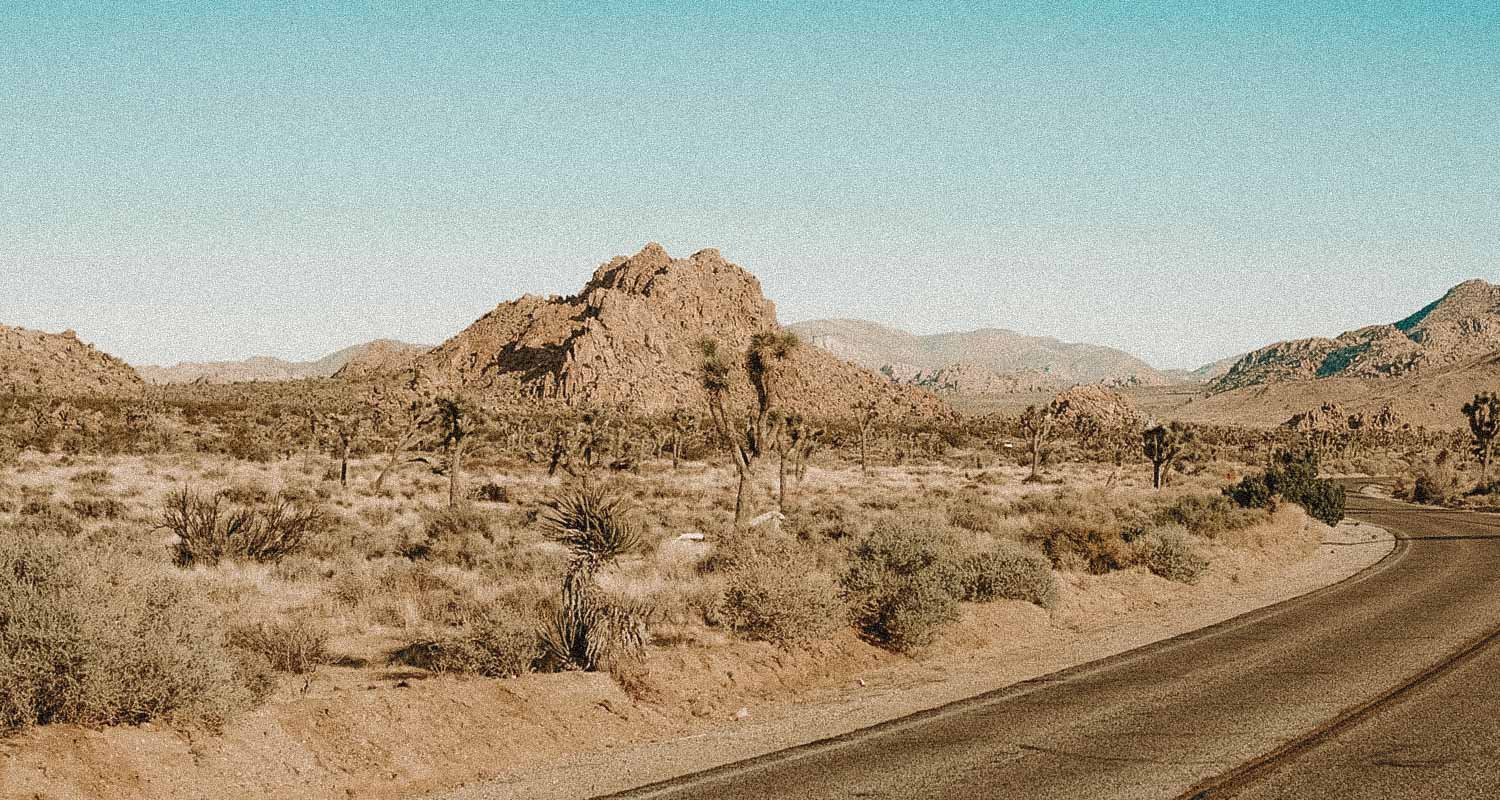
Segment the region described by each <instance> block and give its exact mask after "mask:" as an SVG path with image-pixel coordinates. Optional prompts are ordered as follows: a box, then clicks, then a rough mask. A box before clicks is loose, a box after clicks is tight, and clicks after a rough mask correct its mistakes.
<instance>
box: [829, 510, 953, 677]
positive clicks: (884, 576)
mask: <svg viewBox="0 0 1500 800" xmlns="http://www.w3.org/2000/svg"><path fill="white" fill-rule="evenodd" d="M951 552H952V545H951V542H949V541H948V540H947V538H946V537H945V536H943V535H941V534H937V533H934V532H932V531H929V530H924V529H919V528H917V527H915V526H913V525H911V524H910V523H908V522H904V521H902V520H897V519H886V520H882V521H881V522H879V523H877V524H876V525H875V528H874V530H872V531H871V532H870V534H869V535H868V536H866V537H865V538H864V539H863V540H862V541H860V543H859V544H858V545H857V546H855V548H854V550H853V551H852V552H851V553H850V557H849V567H848V570H847V571H846V572H845V573H844V575H843V579H842V582H843V585H844V589H845V590H846V591H847V593H848V597H849V600H850V607H851V615H852V617H853V621H854V624H855V627H857V628H859V630H860V631H861V632H862V633H863V634H864V635H865V636H867V637H869V638H870V639H872V640H873V641H875V642H877V643H879V644H881V645H884V646H886V647H890V648H892V649H894V650H898V651H902V652H906V651H910V650H915V649H917V648H921V647H924V646H926V645H928V644H930V643H931V642H932V641H933V640H934V639H935V638H936V637H937V633H938V631H939V629H940V628H941V627H942V626H943V625H946V624H948V623H950V622H953V621H954V620H956V619H958V601H957V599H956V597H955V589H956V587H955V585H954V570H953V560H952V555H951Z"/></svg>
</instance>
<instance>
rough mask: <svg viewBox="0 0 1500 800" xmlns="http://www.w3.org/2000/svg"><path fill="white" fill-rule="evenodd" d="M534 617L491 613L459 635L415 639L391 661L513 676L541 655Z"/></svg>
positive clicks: (527, 669) (441, 669)
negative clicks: (532, 618)
mask: <svg viewBox="0 0 1500 800" xmlns="http://www.w3.org/2000/svg"><path fill="white" fill-rule="evenodd" d="M541 654H542V653H541V648H540V646H539V643H538V639H537V628H536V623H535V621H534V620H531V619H526V618H524V617H523V616H522V615H518V614H514V613H510V614H491V615H489V616H486V617H484V618H483V619H481V620H479V621H478V622H476V623H475V624H473V625H472V626H470V627H469V628H468V629H467V630H465V631H463V632H460V633H458V634H455V635H450V636H445V637H441V638H436V639H424V640H421V641H417V642H413V643H411V644H409V645H407V646H406V647H403V648H401V649H400V650H397V651H396V652H395V653H393V654H392V655H391V663H395V664H406V665H408V666H413V667H418V668H421V669H425V670H429V671H431V672H454V673H460V674H465V675H482V676H484V677H487V678H513V677H516V676H517V675H523V674H525V673H527V672H530V671H531V669H532V668H533V666H534V665H535V664H536V662H537V660H538V659H539V658H541Z"/></svg>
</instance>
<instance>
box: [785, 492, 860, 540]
mask: <svg viewBox="0 0 1500 800" xmlns="http://www.w3.org/2000/svg"><path fill="white" fill-rule="evenodd" d="M783 529H784V530H785V531H786V532H787V533H790V534H792V535H794V536H796V537H797V538H799V539H806V540H819V539H827V540H830V541H840V540H843V539H848V538H852V537H853V536H855V535H856V534H857V533H858V525H856V523H855V521H854V519H853V515H852V514H851V513H850V511H849V508H848V507H847V506H845V505H844V504H843V503H840V502H837V501H835V500H831V499H828V498H822V497H819V498H817V499H815V500H812V501H810V502H808V503H807V504H805V505H804V506H803V507H802V508H799V509H797V510H796V512H794V513H793V514H792V515H791V516H790V518H789V519H788V520H787V521H786V524H785V525H784V527H783Z"/></svg>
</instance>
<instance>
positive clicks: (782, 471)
mask: <svg viewBox="0 0 1500 800" xmlns="http://www.w3.org/2000/svg"><path fill="white" fill-rule="evenodd" d="M780 455H781V463H780V464H778V465H777V474H776V509H777V510H778V511H780V512H781V513H783V514H785V513H786V507H787V496H786V466H787V465H786V453H781V454H780Z"/></svg>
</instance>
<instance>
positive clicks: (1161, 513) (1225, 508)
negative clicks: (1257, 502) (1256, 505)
mask: <svg viewBox="0 0 1500 800" xmlns="http://www.w3.org/2000/svg"><path fill="white" fill-rule="evenodd" d="M1265 518H1266V515H1265V513H1264V512H1262V511H1257V510H1254V509H1249V508H1240V507H1239V506H1237V505H1236V504H1235V503H1234V502H1233V501H1231V500H1230V499H1229V498H1228V497H1225V496H1224V495H1223V494H1189V495H1184V496H1182V497H1180V498H1178V499H1177V500H1176V501H1175V502H1173V503H1172V504H1170V505H1167V506H1165V507H1163V508H1161V509H1158V510H1157V512H1156V513H1155V514H1154V515H1153V519H1154V521H1155V522H1156V524H1158V525H1181V526H1182V527H1184V528H1186V529H1187V531H1188V532H1189V533H1191V534H1193V535H1195V536H1202V537H1203V538H1205V539H1217V538H1218V537H1220V536H1221V535H1223V534H1226V533H1232V532H1234V531H1238V530H1243V529H1244V528H1248V527H1250V526H1251V525H1254V524H1256V523H1257V522H1261V521H1263V520H1264V519H1265Z"/></svg>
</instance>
